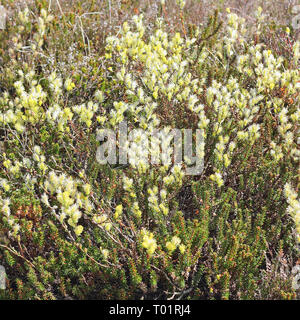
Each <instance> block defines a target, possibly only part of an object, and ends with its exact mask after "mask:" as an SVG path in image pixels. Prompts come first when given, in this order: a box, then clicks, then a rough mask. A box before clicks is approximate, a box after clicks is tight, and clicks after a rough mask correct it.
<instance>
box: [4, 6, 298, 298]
mask: <svg viewBox="0 0 300 320" xmlns="http://www.w3.org/2000/svg"><path fill="white" fill-rule="evenodd" d="M176 5H177V10H178V12H179V13H180V17H181V19H180V21H179V26H180V27H179V28H178V30H176V29H174V28H173V27H172V28H171V29H170V25H169V24H168V23H167V18H166V14H167V11H166V10H167V9H166V4H165V1H161V3H160V4H159V8H158V9H159V10H158V11H159V12H160V15H159V17H158V18H157V19H155V20H152V21H151V22H149V21H148V22H147V23H145V19H144V16H143V14H135V15H133V16H132V18H131V19H128V21H126V22H124V23H123V24H122V25H120V28H119V30H118V31H115V32H114V34H110V35H107V36H106V37H105V38H106V40H105V46H104V45H103V46H102V47H101V49H99V48H98V45H99V43H98V42H97V41H96V39H95V41H93V38H92V35H90V34H88V33H87V31H85V29H84V26H83V23H82V19H83V16H84V14H82V15H79V14H76V15H75V14H74V13H68V14H67V13H63V12H62V11H61V8H60V10H59V11H58V12H60V16H59V13H56V12H53V13H50V12H48V11H47V8H48V4H47V3H46V2H45V1H36V4H35V6H32V7H30V8H25V9H22V10H21V11H20V12H19V13H16V17H15V20H14V21H10V22H8V24H7V28H6V30H5V31H3V32H2V33H1V34H0V40H1V41H0V54H1V59H2V60H3V62H4V63H3V64H0V70H1V73H0V126H1V127H0V133H1V142H0V143H1V145H0V150H1V154H0V168H1V171H0V259H1V260H0V261H1V264H3V265H4V266H5V268H6V271H7V275H8V281H7V290H6V291H3V292H2V291H0V296H1V297H2V298H9V299H66V298H68V299H88V298H97V299H151V298H152V299H153V298H155V299H167V298H168V299H203V298H205V299H272V298H276V299H294V298H296V297H297V292H296V291H295V290H294V289H293V288H292V276H291V274H290V272H291V268H292V267H293V266H294V265H295V264H296V261H297V258H298V254H299V252H298V242H299V236H300V213H299V197H298V195H297V190H298V188H299V158H300V150H299V117H300V113H299V107H298V106H299V83H300V82H299V58H300V53H299V41H296V40H295V39H294V38H293V37H292V32H291V30H290V29H288V32H287V31H286V30H285V29H284V31H283V32H284V35H285V37H286V38H287V39H288V41H289V43H290V44H291V45H290V52H289V55H288V56H285V55H280V54H277V53H275V52H274V51H272V49H270V48H269V47H268V46H267V44H266V43H264V41H263V39H262V38H260V37H261V34H262V33H261V32H260V30H266V29H267V28H268V22H267V21H265V20H264V15H263V13H262V9H261V8H258V10H257V12H256V14H255V17H254V18H253V19H256V30H254V31H253V30H252V29H251V30H249V28H250V27H249V26H248V25H247V23H246V21H245V19H244V18H241V17H239V16H238V15H237V14H236V13H233V12H231V11H230V10H229V9H228V10H227V13H226V20H225V24H222V21H221V19H220V18H219V15H218V12H217V11H216V12H215V13H214V14H213V15H212V16H211V17H210V18H209V20H208V21H207V24H206V25H201V26H195V25H192V24H188V23H187V22H186V21H185V19H184V16H185V14H186V11H185V5H186V2H185V1H177V4H176ZM80 8H81V7H80V5H78V10H79V12H80ZM91 14H92V12H91ZM95 16H96V14H95ZM95 19H96V18H95ZM147 19H148V18H147ZM95 21H96V22H97V20H95ZM175 26H176V25H175ZM251 28H253V26H252V27H251ZM72 30H73V31H72ZM11 34H14V37H11ZM66 34H67V35H68V36H69V35H70V37H71V39H72V40H73V41H74V43H73V44H70V43H68V41H69V40H66V43H64V41H63V39H64V37H66ZM71 35H72V36H71ZM76 46H77V48H75V47H76ZM104 47H105V49H104ZM65 57H67V59H66V58H65ZM65 59H66V60H65ZM123 121H126V122H127V125H128V129H139V130H140V131H138V130H137V131H135V132H136V134H135V135H133V137H132V139H131V142H130V143H128V144H124V145H123V146H121V145H119V146H118V147H123V148H124V149H126V151H127V152H128V155H129V163H128V164H125V165H124V164H111V163H99V161H97V159H96V158H97V157H96V154H97V150H98V148H99V146H100V142H99V141H98V140H99V139H98V136H99V134H101V132H103V129H109V130H111V132H117V131H118V128H119V125H120V124H121V123H122V122H123ZM162 127H163V128H164V132H163V133H162V146H161V147H162V149H164V150H165V151H166V152H165V153H164V154H163V156H162V159H160V160H161V161H158V162H157V163H155V164H153V163H149V161H147V158H148V153H149V152H152V153H153V152H154V153H155V154H156V156H157V157H158V158H159V156H160V153H161V149H160V148H154V147H153V146H152V145H148V144H146V143H145V139H147V138H148V137H150V136H151V135H152V134H153V132H154V131H155V130H157V129H159V128H162ZM172 128H180V129H184V128H188V129H193V132H194V135H195V132H196V130H197V129H200V130H199V131H198V132H199V133H200V138H201V143H199V144H197V148H196V149H195V150H194V152H195V154H196V157H197V158H199V159H201V161H202V163H203V170H202V171H201V172H200V173H199V174H197V175H187V174H186V172H187V171H186V169H187V168H188V167H189V166H190V162H189V161H190V160H191V159H188V157H185V158H184V159H182V160H183V161H182V162H181V163H176V164H174V161H172V160H174V159H173V158H174V154H173V149H172V148H171V147H170V146H171V144H172V137H171V136H170V134H169V133H170V130H171V129H172ZM141 132H143V133H141Z"/></svg>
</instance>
